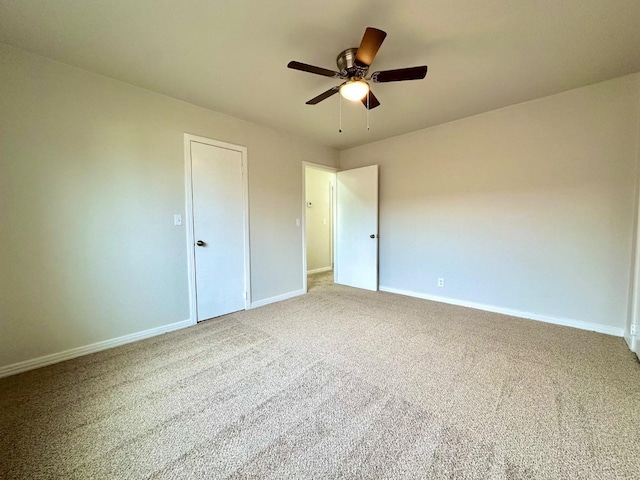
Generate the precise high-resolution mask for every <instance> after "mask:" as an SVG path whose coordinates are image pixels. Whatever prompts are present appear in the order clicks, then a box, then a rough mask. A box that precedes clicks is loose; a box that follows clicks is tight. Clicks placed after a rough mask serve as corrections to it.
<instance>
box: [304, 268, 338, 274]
mask: <svg viewBox="0 0 640 480" xmlns="http://www.w3.org/2000/svg"><path fill="white" fill-rule="evenodd" d="M330 270H333V268H331V267H322V268H315V269H313V270H307V275H311V274H313V273H322V272H328V271H330Z"/></svg>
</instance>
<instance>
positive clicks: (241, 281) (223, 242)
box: [185, 134, 250, 323]
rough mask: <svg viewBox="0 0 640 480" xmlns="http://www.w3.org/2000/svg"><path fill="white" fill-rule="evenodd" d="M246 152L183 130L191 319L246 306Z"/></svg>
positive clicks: (247, 245)
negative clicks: (185, 132) (184, 132)
mask: <svg viewBox="0 0 640 480" xmlns="http://www.w3.org/2000/svg"><path fill="white" fill-rule="evenodd" d="M246 153H247V152H246V148H245V147H241V146H238V145H232V144H228V143H223V142H218V141H214V140H211V139H207V138H202V137H196V136H193V135H188V134H185V165H186V184H187V185H186V186H187V215H186V219H187V245H188V248H189V280H190V281H189V290H190V299H191V301H190V310H191V319H192V323H196V322H197V321H202V320H206V319H208V318H213V317H218V316H220V315H225V314H227V313H231V312H235V311H238V310H243V309H246V308H248V305H249V295H248V292H249V278H250V275H249V232H248V225H249V224H248V183H247V175H246V172H247V168H246V156H247V155H246ZM198 243H200V245H198Z"/></svg>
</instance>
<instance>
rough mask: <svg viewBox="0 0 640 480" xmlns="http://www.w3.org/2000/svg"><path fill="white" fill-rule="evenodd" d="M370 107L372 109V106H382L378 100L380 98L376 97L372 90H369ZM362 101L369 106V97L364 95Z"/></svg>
mask: <svg viewBox="0 0 640 480" xmlns="http://www.w3.org/2000/svg"><path fill="white" fill-rule="evenodd" d="M368 97H369V102H368V104H369V107H368V109H369V110H371V109H372V108H376V107H379V106H380V102H379V101H378V99H377V98H376V96H375V95H374V94H373V92H372V91H371V90H369V94H368ZM360 101H361V102H362V104H363V105H364V106H365V107H366V106H367V97H364V98H363V99H362V100H360Z"/></svg>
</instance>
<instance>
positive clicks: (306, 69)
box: [287, 60, 340, 78]
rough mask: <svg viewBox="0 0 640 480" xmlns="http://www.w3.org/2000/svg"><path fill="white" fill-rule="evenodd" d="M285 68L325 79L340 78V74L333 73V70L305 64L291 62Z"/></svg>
mask: <svg viewBox="0 0 640 480" xmlns="http://www.w3.org/2000/svg"><path fill="white" fill-rule="evenodd" d="M287 67H289V68H292V69H294V70H300V71H303V72H309V73H315V74H316V75H322V76H325V77H336V78H340V74H339V73H338V72H334V71H333V70H328V69H326V68H322V67H315V66H313V65H307V64H306V63H301V62H296V61H295V60H294V61H291V62H289V63H288V64H287Z"/></svg>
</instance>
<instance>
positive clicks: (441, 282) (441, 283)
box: [438, 278, 444, 287]
mask: <svg viewBox="0 0 640 480" xmlns="http://www.w3.org/2000/svg"><path fill="white" fill-rule="evenodd" d="M438 286H439V287H444V278H439V279H438Z"/></svg>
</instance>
